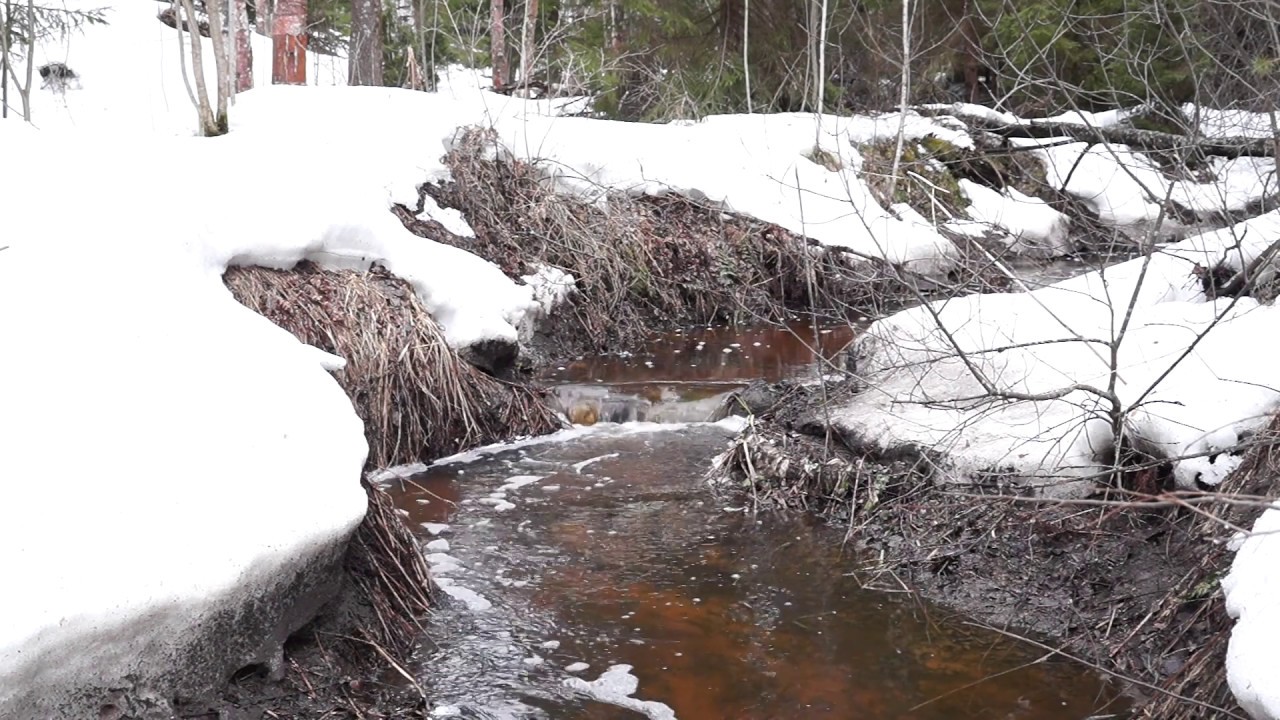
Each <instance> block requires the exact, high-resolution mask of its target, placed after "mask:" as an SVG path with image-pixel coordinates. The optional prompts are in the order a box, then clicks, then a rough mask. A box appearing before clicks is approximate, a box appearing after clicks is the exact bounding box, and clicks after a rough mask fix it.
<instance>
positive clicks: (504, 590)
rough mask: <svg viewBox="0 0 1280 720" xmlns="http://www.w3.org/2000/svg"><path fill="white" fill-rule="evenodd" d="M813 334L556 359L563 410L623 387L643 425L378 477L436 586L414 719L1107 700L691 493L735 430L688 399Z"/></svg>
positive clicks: (784, 520) (796, 354) (1104, 689)
mask: <svg viewBox="0 0 1280 720" xmlns="http://www.w3.org/2000/svg"><path fill="white" fill-rule="evenodd" d="M822 330H823V329H820V330H819V331H818V332H817V333H816V336H817V337H818V338H819V339H820V340H819V344H820V346H821V348H822V351H821V352H820V353H819V355H818V356H817V357H815V355H814V354H813V353H811V352H808V353H806V352H802V351H801V349H802V348H803V347H804V345H810V346H812V345H811V341H809V340H808V337H811V336H810V335H809V333H808V332H801V333H799V334H796V333H793V332H791V331H788V330H787V329H785V328H768V329H748V330H743V331H739V332H734V331H728V330H724V329H719V328H716V329H707V328H696V329H693V330H690V331H686V332H683V333H679V334H674V335H669V336H663V337H659V338H657V339H656V340H655V341H654V342H653V343H652V344H651V345H650V346H649V347H648V348H645V349H643V350H639V351H637V352H635V353H631V354H620V355H613V356H608V357H602V358H584V359H582V360H581V361H578V362H576V363H571V364H566V365H564V366H563V368H562V369H557V370H554V371H551V372H549V377H548V379H549V380H551V381H553V382H558V383H561V384H560V385H559V386H558V387H557V390H558V391H560V393H561V397H563V398H565V399H566V400H567V401H568V402H569V403H571V404H572V403H578V402H591V401H595V400H596V399H597V398H599V397H600V396H601V394H603V395H604V396H605V397H607V398H609V399H611V400H612V401H615V402H617V403H624V402H626V401H627V400H628V399H631V400H633V401H636V402H641V403H651V405H650V407H649V412H650V413H653V412H655V411H657V413H658V414H660V415H661V417H662V419H663V420H664V421H665V422H652V421H649V420H641V419H629V420H628V421H627V422H623V423H610V422H603V421H602V422H597V423H596V424H595V425H592V426H577V427H574V428H572V429H570V430H566V431H562V432H561V433H558V434H555V435H552V436H549V437H544V438H539V439H530V440H523V441H519V442H516V443H511V444H507V445H497V446H492V447H489V448H484V449H481V450H479V451H473V452H468V453H463V454H461V455H459V456H456V457H454V458H446V459H444V460H441V461H439V462H437V463H435V464H433V465H432V466H431V467H429V468H425V469H410V470H409V471H408V472H405V473H401V476H400V477H390V480H389V484H388V490H389V491H390V492H391V493H392V494H393V495H394V496H395V497H396V502H397V504H398V505H399V506H400V508H401V509H402V510H404V511H405V513H407V517H408V519H409V521H410V523H411V524H412V525H415V526H417V527H418V528H419V530H418V532H419V536H420V539H421V542H422V544H423V547H424V549H425V550H426V551H427V553H428V560H429V562H430V563H431V564H432V572H433V575H434V576H435V577H436V578H437V582H439V583H440V585H441V587H442V590H443V591H444V593H445V594H446V595H448V596H450V598H449V599H448V600H444V599H442V601H441V603H440V605H439V606H438V608H437V610H436V611H435V612H434V613H433V614H432V615H431V617H430V619H429V624H428V626H427V629H426V630H427V631H426V633H425V634H424V636H423V641H422V645H421V647H420V649H419V652H418V654H417V656H416V657H415V662H414V665H413V670H412V674H413V675H414V677H415V678H416V680H417V682H419V683H420V684H421V686H422V688H423V691H424V693H425V694H426V695H427V697H428V698H429V703H428V707H429V710H428V712H430V713H435V716H437V717H446V716H454V717H465V718H565V719H568V720H572V719H575V718H581V719H584V720H585V719H598V718H619V719H623V718H632V717H641V716H646V717H651V718H671V717H676V718H681V720H719V719H721V718H729V717H732V718H760V719H762V720H763V719H765V718H778V717H795V716H806V717H810V716H811V717H833V718H845V717H860V718H868V719H886V720H887V719H888V718H911V719H915V720H942V719H944V718H975V719H976V718H992V717H997V718H1005V717H1008V718H1044V719H1046V720H1050V719H1059V718H1060V719H1062V720H1067V719H1071V720H1079V718H1082V717H1087V716H1098V717H1111V716H1114V715H1115V714H1117V713H1122V712H1124V708H1125V705H1126V702H1125V701H1124V700H1123V699H1122V698H1120V697H1119V694H1118V688H1117V687H1114V686H1112V685H1111V684H1109V683H1107V682H1105V681H1104V680H1103V679H1102V678H1100V677H1099V676H1098V675H1097V674H1096V673H1094V672H1093V671H1092V670H1090V669H1089V668H1087V667H1084V666H1082V665H1079V664H1076V663H1072V662H1063V661H1061V660H1060V659H1055V658H1046V657H1044V655H1045V653H1044V652H1043V651H1040V650H1038V649H1036V648H1033V647H1028V646H1027V645H1025V644H1023V643H1020V642H1017V641H1014V640H1011V639H1010V638H1008V637H1006V636H1003V635H1001V634H1000V633H998V632H992V631H990V630H985V629H982V628H979V627H977V626H976V625H974V624H972V623H971V622H970V621H969V620H968V619H966V618H964V617H958V616H956V615H954V614H953V613H951V612H949V611H947V610H945V609H944V608H943V607H941V606H937V605H934V604H932V603H929V602H925V601H922V600H921V599H920V598H919V597H918V596H916V595H915V594H913V593H909V592H902V590H903V588H901V587H899V588H894V589H893V590H892V591H890V592H885V591H883V590H880V589H873V588H871V587H870V586H869V585H870V581H871V580H872V579H873V576H871V575H867V574H864V573H862V572H859V568H860V567H861V566H863V565H864V563H865V560H866V558H865V557H864V556H863V554H862V552H861V551H860V550H858V549H856V548H854V547H853V546H851V545H844V544H842V542H841V540H842V537H843V533H842V532H841V529H840V528H833V527H832V526H830V525H829V524H826V523H824V522H821V521H820V520H818V519H817V518H814V517H812V516H808V515H805V514H790V513H782V514H777V513H771V512H761V513H755V512H752V511H751V508H750V503H749V498H744V497H743V496H742V495H741V494H737V493H734V494H731V495H719V494H717V493H715V492H711V491H709V489H708V487H707V486H706V484H705V480H704V478H705V474H706V472H707V471H708V469H709V468H710V465H711V462H712V459H713V457H714V456H715V455H716V454H718V453H719V452H720V451H722V450H723V449H724V448H725V447H726V445H727V443H728V442H729V441H730V440H731V439H732V438H733V437H734V435H735V433H736V430H737V429H738V428H739V427H741V425H742V423H743V422H745V421H742V420H739V419H733V420H736V422H734V421H721V422H707V420H708V413H709V412H710V410H711V408H709V407H708V405H707V404H706V403H705V402H704V401H705V399H706V398H707V397H709V395H708V394H709V393H710V394H711V395H710V396H715V395H720V394H723V393H725V392H726V391H737V390H740V389H741V388H743V387H744V386H746V385H747V384H748V381H749V380H751V379H753V378H757V377H764V378H766V379H768V380H778V381H781V380H786V379H788V378H795V377H814V376H816V374H817V373H819V372H822V371H824V370H825V369H827V368H828V367H829V366H828V365H827V363H828V362H829V361H830V360H831V359H832V358H833V357H834V355H835V354H836V353H837V352H838V351H839V350H840V349H841V348H842V347H843V345H844V344H845V343H846V342H847V341H848V338H849V332H850V331H849V329H848V328H847V327H845V328H844V329H843V330H841V329H838V328H830V329H829V330H830V332H825V333H824V332H823V331H822ZM842 333H843V334H842ZM821 338H829V340H828V341H827V342H825V343H823V342H822V341H821ZM590 390H596V391H599V392H589V391H590ZM650 398H656V400H653V399H650ZM651 417H652V415H651ZM624 666H625V667H624ZM611 688H612V690H610V689H611ZM619 689H620V690H619ZM613 690H619V691H618V692H614V691H613ZM798 714H799V715H798Z"/></svg>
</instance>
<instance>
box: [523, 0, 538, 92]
mask: <svg viewBox="0 0 1280 720" xmlns="http://www.w3.org/2000/svg"><path fill="white" fill-rule="evenodd" d="M537 30H538V0H524V25H523V26H522V27H521V29H520V82H521V84H523V85H524V86H525V88H526V89H527V88H528V87H529V83H530V82H531V81H532V80H533V58H534V53H535V47H534V46H535V45H536V44H537V43H536V39H537Z"/></svg>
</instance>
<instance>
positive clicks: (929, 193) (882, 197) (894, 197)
mask: <svg viewBox="0 0 1280 720" xmlns="http://www.w3.org/2000/svg"><path fill="white" fill-rule="evenodd" d="M858 150H859V151H860V152H861V154H862V177H863V179H864V180H865V181H866V183H867V185H868V186H869V187H870V188H871V192H872V193H873V194H874V195H875V196H876V199H877V200H878V201H880V203H881V204H882V205H885V206H888V205H890V204H894V203H906V204H907V205H910V206H911V208H912V209H913V210H915V211H916V212H918V213H920V214H921V215H924V216H925V217H934V216H935V215H937V214H938V213H939V212H942V213H943V214H944V215H945V214H947V213H950V214H955V213H957V212H958V211H959V210H961V209H962V208H964V207H966V206H967V205H968V204H969V203H968V200H966V199H965V197H964V194H963V193H961V192H960V181H959V178H958V177H957V176H956V174H955V173H954V172H952V170H951V165H952V164H953V163H954V162H956V160H957V159H958V158H960V157H962V156H963V155H964V153H965V152H966V151H965V150H963V149H962V148H960V147H958V146H956V145H954V144H952V143H950V142H947V141H946V140H943V139H941V138H938V137H934V136H932V135H930V136H926V137H924V138H922V139H920V140H916V141H911V142H906V143H903V146H902V158H901V161H900V162H899V164H898V177H897V182H893V179H892V178H891V175H892V172H893V157H894V154H895V153H896V151H897V141H896V140H892V139H887V140H878V141H876V142H872V143H864V144H862V145H859V146H858ZM891 190H892V192H891Z"/></svg>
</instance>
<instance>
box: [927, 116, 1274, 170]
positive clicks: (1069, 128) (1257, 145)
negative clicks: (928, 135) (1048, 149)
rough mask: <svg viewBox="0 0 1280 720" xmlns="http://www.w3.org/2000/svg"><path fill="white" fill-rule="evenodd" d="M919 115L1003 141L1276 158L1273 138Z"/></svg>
mask: <svg viewBox="0 0 1280 720" xmlns="http://www.w3.org/2000/svg"><path fill="white" fill-rule="evenodd" d="M919 112H920V113H921V114H922V115H929V116H939V115H949V116H951V117H954V118H956V119H958V120H960V121H962V122H964V123H966V124H968V125H969V126H970V127H971V128H974V129H977V130H984V131H986V132H989V133H992V134H994V135H998V136H1000V137H1002V138H1006V139H1008V138H1033V139H1050V138H1061V137H1069V138H1072V139H1073V140H1076V141H1079V142H1088V143H1113V144H1117V145H1129V146H1130V147H1134V148H1138V149H1140V150H1147V151H1155V152H1159V151H1163V152H1172V151H1183V150H1189V149H1190V150H1194V151H1195V152H1196V154H1198V155H1202V156H1208V155H1219V156H1222V157H1228V158H1237V157H1275V156H1276V146H1277V142H1278V141H1277V139H1275V138H1250V137H1226V138H1204V137H1195V136H1192V135H1182V134H1178V133H1170V132H1163V131H1160V130H1144V129H1142V128H1136V127H1133V126H1131V125H1110V126H1107V127H1099V126H1096V125H1085V124H1080V123H1070V122H1061V121H1057V120H1034V119H1033V120H1018V121H1014V122H1009V121H1006V120H1002V119H1000V118H996V117H991V116H988V115H980V114H978V113H971V112H965V111H964V110H963V109H961V108H960V107H958V106H947V105H941V106H931V107H927V108H921V109H920V110H919Z"/></svg>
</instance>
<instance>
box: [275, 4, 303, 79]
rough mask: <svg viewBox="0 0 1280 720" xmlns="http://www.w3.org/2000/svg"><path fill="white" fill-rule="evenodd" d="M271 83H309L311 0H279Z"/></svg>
mask: <svg viewBox="0 0 1280 720" xmlns="http://www.w3.org/2000/svg"><path fill="white" fill-rule="evenodd" d="M271 40H272V49H273V53H272V57H271V82H272V83H275V84H276V85H306V84H307V0H278V1H277V2H276V13H275V22H274V23H273V27H272V31H271Z"/></svg>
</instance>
